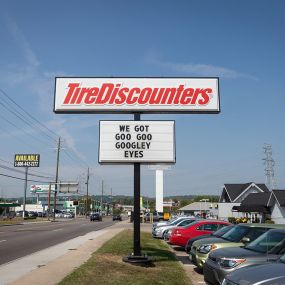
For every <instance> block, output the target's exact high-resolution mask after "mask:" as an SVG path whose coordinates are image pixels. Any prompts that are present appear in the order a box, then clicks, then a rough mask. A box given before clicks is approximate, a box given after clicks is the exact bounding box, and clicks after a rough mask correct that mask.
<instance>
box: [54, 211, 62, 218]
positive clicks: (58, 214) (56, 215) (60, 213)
mask: <svg viewBox="0 0 285 285" xmlns="http://www.w3.org/2000/svg"><path fill="white" fill-rule="evenodd" d="M55 217H56V218H63V217H64V214H63V213H62V212H57V213H55Z"/></svg>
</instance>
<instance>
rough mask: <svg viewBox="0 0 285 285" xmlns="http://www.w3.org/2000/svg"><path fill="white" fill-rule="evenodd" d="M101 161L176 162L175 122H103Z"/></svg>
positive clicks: (101, 130)
mask: <svg viewBox="0 0 285 285" xmlns="http://www.w3.org/2000/svg"><path fill="white" fill-rule="evenodd" d="M99 141H100V143H99V163H137V162H139V163H148V164H149V163H175V135H174V121H100V140H99Z"/></svg>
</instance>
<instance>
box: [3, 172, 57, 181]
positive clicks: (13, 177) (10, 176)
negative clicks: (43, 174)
mask: <svg viewBox="0 0 285 285" xmlns="http://www.w3.org/2000/svg"><path fill="white" fill-rule="evenodd" d="M0 176H4V177H9V178H12V179H18V180H26V179H25V178H20V177H15V176H12V175H7V174H3V173H0ZM27 181H30V182H40V183H50V182H51V181H39V180H32V179H27Z"/></svg>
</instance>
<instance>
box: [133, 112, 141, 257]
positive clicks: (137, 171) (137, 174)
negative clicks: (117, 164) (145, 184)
mask: <svg viewBox="0 0 285 285" xmlns="http://www.w3.org/2000/svg"><path fill="white" fill-rule="evenodd" d="M140 117H141V115H140V113H135V114H134V121H140V120H141V118H140ZM140 192H141V165H140V163H134V255H135V256H140V255H141V248H140V247H141V245H140V196H141V194H140Z"/></svg>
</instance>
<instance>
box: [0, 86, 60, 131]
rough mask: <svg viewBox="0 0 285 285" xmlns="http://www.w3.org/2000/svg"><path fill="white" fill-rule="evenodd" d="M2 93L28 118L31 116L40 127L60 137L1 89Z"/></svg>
mask: <svg viewBox="0 0 285 285" xmlns="http://www.w3.org/2000/svg"><path fill="white" fill-rule="evenodd" d="M0 92H1V93H2V94H3V95H4V96H6V97H7V98H8V99H9V100H10V101H11V102H13V104H15V105H16V106H17V107H18V108H19V109H21V110H22V111H23V112H24V113H25V114H26V115H27V116H29V117H30V118H32V119H33V120H34V121H36V122H37V123H38V124H39V125H40V126H42V127H43V128H45V129H46V130H47V131H49V132H50V133H52V134H53V135H54V136H56V137H59V135H58V134H57V133H55V132H54V131H52V130H51V129H50V128H48V127H47V126H46V125H44V124H43V123H41V122H40V121H39V120H38V119H36V118H35V117H34V116H32V115H31V114H29V113H28V112H27V111H26V110H25V109H23V108H22V107H21V106H20V105H19V104H17V102H15V101H14V100H13V99H12V98H11V97H10V96H9V95H8V94H7V93H6V92H4V91H3V90H2V89H1V88H0Z"/></svg>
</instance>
